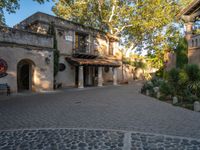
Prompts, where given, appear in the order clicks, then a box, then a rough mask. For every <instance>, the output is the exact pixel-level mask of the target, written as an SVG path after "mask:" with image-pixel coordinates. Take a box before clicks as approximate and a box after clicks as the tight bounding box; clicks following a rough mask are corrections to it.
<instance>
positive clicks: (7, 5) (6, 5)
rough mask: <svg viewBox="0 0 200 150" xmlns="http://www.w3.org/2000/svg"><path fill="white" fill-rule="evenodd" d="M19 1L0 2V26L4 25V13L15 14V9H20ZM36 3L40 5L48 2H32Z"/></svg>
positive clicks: (38, 0)
mask: <svg viewBox="0 0 200 150" xmlns="http://www.w3.org/2000/svg"><path fill="white" fill-rule="evenodd" d="M19 1H20V0H1V1H0V25H5V18H4V12H5V11H6V12H8V13H9V14H10V13H15V12H16V10H17V9H19V8H20V5H19ZM33 1H37V2H38V3H40V4H42V3H44V2H45V1H49V0H33Z"/></svg>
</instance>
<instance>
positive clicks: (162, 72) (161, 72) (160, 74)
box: [155, 67, 164, 78]
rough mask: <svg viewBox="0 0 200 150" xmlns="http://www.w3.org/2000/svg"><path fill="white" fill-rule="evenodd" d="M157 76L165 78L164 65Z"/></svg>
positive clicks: (157, 72)
mask: <svg viewBox="0 0 200 150" xmlns="http://www.w3.org/2000/svg"><path fill="white" fill-rule="evenodd" d="M155 76H156V77H158V78H163V76H164V67H162V68H160V69H159V70H158V71H156V73H155Z"/></svg>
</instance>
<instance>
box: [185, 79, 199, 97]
mask: <svg viewBox="0 0 200 150" xmlns="http://www.w3.org/2000/svg"><path fill="white" fill-rule="evenodd" d="M187 89H188V90H189V91H191V93H193V94H194V95H197V92H198V89H200V81H189V82H188V83H187Z"/></svg>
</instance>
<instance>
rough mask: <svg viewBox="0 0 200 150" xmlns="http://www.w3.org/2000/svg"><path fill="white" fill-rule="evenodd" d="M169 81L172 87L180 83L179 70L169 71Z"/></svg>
mask: <svg viewBox="0 0 200 150" xmlns="http://www.w3.org/2000/svg"><path fill="white" fill-rule="evenodd" d="M168 81H169V82H170V83H171V84H172V85H177V83H178V81H179V69H176V68H173V69H172V70H170V71H169V73H168Z"/></svg>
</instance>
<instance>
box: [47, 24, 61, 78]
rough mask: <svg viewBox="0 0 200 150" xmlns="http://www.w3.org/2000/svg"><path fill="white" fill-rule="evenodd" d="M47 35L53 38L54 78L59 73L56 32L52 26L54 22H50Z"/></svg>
mask: <svg viewBox="0 0 200 150" xmlns="http://www.w3.org/2000/svg"><path fill="white" fill-rule="evenodd" d="M48 34H50V35H52V36H53V44H54V45H53V48H54V49H55V50H54V53H53V54H54V77H55V76H56V75H57V73H58V71H59V57H60V53H59V50H58V47H57V39H56V32H55V26H54V22H51V24H50V25H49V30H48Z"/></svg>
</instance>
